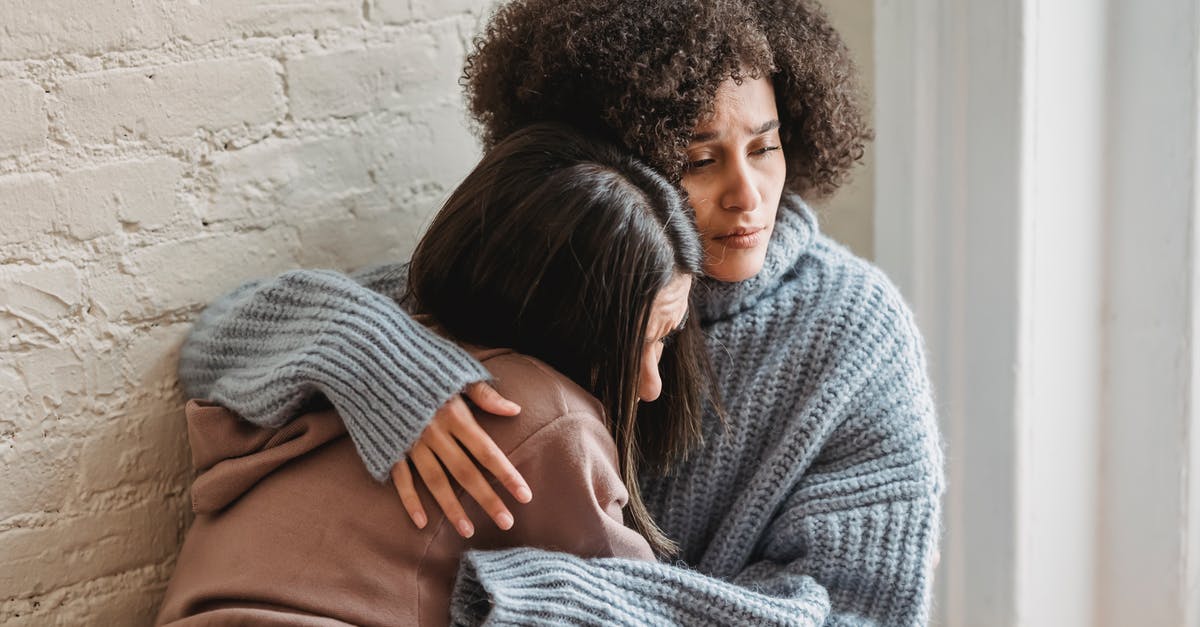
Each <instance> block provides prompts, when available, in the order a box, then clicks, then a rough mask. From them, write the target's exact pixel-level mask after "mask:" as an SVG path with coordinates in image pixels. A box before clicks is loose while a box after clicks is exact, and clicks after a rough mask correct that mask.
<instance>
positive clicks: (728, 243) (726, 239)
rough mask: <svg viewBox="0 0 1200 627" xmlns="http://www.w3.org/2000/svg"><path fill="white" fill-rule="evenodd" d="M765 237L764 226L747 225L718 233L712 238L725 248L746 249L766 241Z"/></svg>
mask: <svg viewBox="0 0 1200 627" xmlns="http://www.w3.org/2000/svg"><path fill="white" fill-rule="evenodd" d="M766 238H767V229H766V227H761V226H747V227H738V228H736V229H733V230H731V231H729V232H727V233H725V234H724V235H718V236H717V237H714V238H713V240H714V241H716V242H719V243H720V244H722V245H724V246H725V247H726V248H735V249H746V248H757V247H758V246H760V245H762V244H763V242H764V241H766Z"/></svg>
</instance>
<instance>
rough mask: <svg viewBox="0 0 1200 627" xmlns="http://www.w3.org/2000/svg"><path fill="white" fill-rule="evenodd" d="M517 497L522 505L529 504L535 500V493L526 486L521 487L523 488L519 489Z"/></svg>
mask: <svg viewBox="0 0 1200 627" xmlns="http://www.w3.org/2000/svg"><path fill="white" fill-rule="evenodd" d="M516 496H517V500H518V501H520V502H522V503H528V502H530V501H532V500H533V492H530V491H529V488H528V487H526V486H521V487H519V488H517V494H516Z"/></svg>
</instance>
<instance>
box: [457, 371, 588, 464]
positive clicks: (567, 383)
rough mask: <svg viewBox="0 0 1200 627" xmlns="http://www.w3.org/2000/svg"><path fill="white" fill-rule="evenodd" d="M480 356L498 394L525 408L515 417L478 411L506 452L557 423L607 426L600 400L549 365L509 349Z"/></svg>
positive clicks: (484, 426)
mask: <svg viewBox="0 0 1200 627" xmlns="http://www.w3.org/2000/svg"><path fill="white" fill-rule="evenodd" d="M480 357H481V359H480V361H481V363H483V366H484V367H485V368H487V369H488V371H489V372H490V373H491V374H492V377H493V381H492V385H493V386H494V387H495V388H496V391H497V392H499V393H500V394H501V395H502V396H504V397H505V398H507V399H508V400H510V401H512V402H514V403H516V404H518V405H520V406H521V413H520V414H518V415H517V416H515V417H511V418H506V417H495V416H490V415H488V414H483V413H481V412H477V413H478V415H479V418H480V425H481V426H483V428H484V429H485V430H487V431H488V433H489V435H491V436H492V438H493V439H494V440H495V441H496V444H497V445H499V446H500V448H501V449H502V450H504V451H505V452H510V451H512V450H513V449H515V448H516V447H517V446H520V444H521V443H522V442H524V441H525V440H526V439H528V438H529V437H530V436H532V435H534V434H535V433H537V432H539V431H542V430H543V429H546V428H548V427H551V426H552V425H554V424H555V423H556V422H564V421H566V422H571V423H575V422H578V421H583V422H588V423H596V424H597V425H600V426H601V427H603V426H604V425H605V424H606V423H605V418H604V410H603V408H602V407H601V405H600V402H599V401H598V400H597V399H596V397H595V396H592V395H591V394H589V393H588V392H587V391H586V390H584V389H583V388H582V387H580V386H579V385H578V384H577V383H575V382H574V381H572V380H571V379H570V378H568V377H567V376H566V375H564V374H562V373H560V372H558V371H557V370H555V369H554V368H551V367H550V366H549V365H547V364H546V363H545V362H543V361H541V360H539V359H536V358H534V357H530V356H529V355H524V354H521V353H517V352H513V351H507V350H504V351H489V352H488V353H485V354H483V355H481V356H480Z"/></svg>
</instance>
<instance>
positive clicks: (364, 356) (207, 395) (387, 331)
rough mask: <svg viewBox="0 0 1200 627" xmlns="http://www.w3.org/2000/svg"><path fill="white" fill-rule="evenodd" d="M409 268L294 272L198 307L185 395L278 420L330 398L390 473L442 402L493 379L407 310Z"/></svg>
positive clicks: (183, 376) (361, 444)
mask: <svg viewBox="0 0 1200 627" xmlns="http://www.w3.org/2000/svg"><path fill="white" fill-rule="evenodd" d="M406 276H407V266H406V265H403V264H395V265H390V266H380V267H378V268H373V269H371V270H368V271H366V272H363V273H359V274H356V275H354V276H353V277H350V276H346V275H343V274H340V273H338V272H333V271H327V270H295V271H291V272H286V273H284V274H281V275H279V276H277V277H274V278H270V279H264V280H259V281H253V282H250V283H247V284H245V285H243V286H241V287H239V288H237V289H235V290H234V291H232V292H230V293H229V294H227V295H226V296H224V297H222V298H221V299H219V300H217V301H216V302H214V303H213V304H211V305H209V306H208V308H207V309H205V310H204V312H203V313H201V315H200V318H199V319H198V320H197V321H196V323H195V326H194V327H193V329H192V331H191V333H190V334H189V336H188V338H187V340H186V341H185V343H184V345H183V350H182V353H181V356H180V361H179V379H180V382H181V383H182V384H183V387H184V391H185V393H186V395H187V396H188V397H191V398H202V399H205V400H208V401H212V402H215V403H218V404H220V405H222V406H225V407H227V408H229V409H231V410H233V411H234V412H236V413H238V414H240V415H241V416H244V417H245V418H246V419H247V420H250V421H251V422H254V423H255V424H258V425H262V426H268V427H278V426H281V425H283V424H284V423H286V422H288V421H289V420H291V419H292V418H294V417H295V416H296V415H298V414H299V412H300V409H301V407H302V406H303V405H304V404H305V403H307V402H308V401H309V400H310V399H311V398H312V397H313V396H314V395H315V394H318V393H319V394H323V395H325V396H326V397H327V398H328V399H329V400H330V402H332V403H333V405H334V406H335V407H336V408H337V409H338V412H339V413H340V414H341V415H342V417H343V419H344V420H345V422H346V427H347V430H348V431H349V433H350V436H351V438H352V439H353V440H354V444H355V446H356V447H357V448H358V452H359V455H360V456H361V457H362V458H363V461H364V462H365V463H366V466H367V470H368V471H370V473H371V475H372V476H374V477H375V478H376V479H378V480H381V481H382V480H384V479H386V478H387V476H388V471H389V470H391V468H392V466H393V465H394V464H395V463H396V462H397V461H399V460H401V459H403V458H404V454H405V451H407V450H408V449H409V448H410V447H411V446H412V444H413V442H414V441H415V440H416V439H417V437H418V436H419V435H420V434H421V431H422V430H423V429H424V427H425V425H427V424H428V423H429V420H430V419H431V418H432V417H433V415H434V413H435V412H436V411H437V410H438V408H439V407H441V406H442V405H443V404H444V403H445V402H446V401H447V400H448V399H450V398H452V397H453V396H455V395H456V394H458V393H459V392H460V391H462V389H463V387H464V386H466V385H467V384H468V383H472V382H475V381H482V380H485V379H488V378H490V375H489V374H488V372H487V370H486V369H484V368H483V366H482V365H481V364H480V363H479V362H477V361H476V360H475V359H473V358H472V357H471V356H470V355H469V354H467V353H466V352H465V351H463V350H462V349H461V348H459V347H458V346H456V345H455V344H453V343H451V342H449V341H447V340H445V339H443V338H441V337H439V336H438V335H437V334H435V333H433V332H432V331H430V330H429V329H427V328H426V327H425V326H424V325H422V324H420V323H418V322H416V321H414V320H413V319H412V318H411V317H410V316H409V315H408V314H407V313H405V311H404V310H403V309H402V308H401V307H400V305H399V304H398V303H397V300H396V298H397V297H398V296H399V295H400V294H402V293H403V291H404V287H405V283H406Z"/></svg>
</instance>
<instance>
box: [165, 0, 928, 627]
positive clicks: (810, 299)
mask: <svg viewBox="0 0 1200 627" xmlns="http://www.w3.org/2000/svg"><path fill="white" fill-rule="evenodd" d="M854 80H855V74H854V71H853V66H852V64H851V62H850V60H849V54H848V51H847V49H846V47H845V44H844V43H843V42H842V40H841V38H840V37H839V36H838V34H837V33H836V32H835V31H834V29H833V28H832V27H831V26H830V24H829V22H828V19H827V17H826V15H825V14H824V12H823V10H822V9H821V8H820V7H819V6H818V5H817V4H816V3H815V2H813V1H811V0H721V1H716V2H714V1H711V0H638V1H636V2H634V1H630V0H515V1H513V2H509V3H507V4H505V5H503V6H502V7H500V8H499V9H498V10H497V12H496V14H495V15H494V16H493V17H492V18H491V20H490V21H489V23H488V25H487V27H486V29H485V31H484V32H483V33H482V34H481V35H480V36H479V37H478V38H477V39H476V42H475V49H474V51H473V53H472V54H471V55H469V57H468V60H467V65H466V68H465V71H464V85H465V87H466V91H467V96H468V101H469V105H470V109H471V112H472V114H473V115H474V117H475V120H476V123H477V125H478V130H479V133H480V135H481V137H482V139H483V141H484V143H485V145H491V144H494V143H495V142H498V141H501V140H502V139H503V138H504V137H506V136H508V135H509V134H511V133H513V132H514V131H516V130H517V129H519V128H521V127H523V126H525V125H527V124H530V123H534V122H541V121H556V122H564V123H567V124H570V125H573V126H576V127H578V128H581V129H584V130H587V131H589V132H592V133H597V134H601V135H604V136H606V137H609V138H612V139H614V140H616V141H618V142H620V143H621V144H623V145H624V146H626V147H627V148H628V149H630V150H631V151H633V152H634V153H635V154H636V155H638V156H640V157H641V158H642V159H644V160H645V161H647V162H648V163H650V164H651V165H652V166H654V167H655V168H657V169H658V170H659V171H660V172H662V173H663V174H664V175H665V176H666V177H667V178H668V180H670V181H672V182H673V183H675V184H677V185H678V186H679V187H680V189H681V190H682V191H683V192H685V194H686V195H687V198H688V201H689V204H690V206H691V208H692V210H693V215H694V217H695V220H696V224H697V226H698V227H699V230H700V233H701V237H702V240H703V244H704V250H705V255H706V259H705V263H704V271H705V274H706V275H707V276H706V277H705V278H704V279H703V280H702V281H699V282H698V283H697V285H696V288H695V289H694V290H693V312H694V313H695V314H698V315H699V318H700V324H701V326H702V328H703V330H704V332H705V334H706V341H707V346H708V352H709V357H710V359H711V360H712V363H713V368H714V381H715V387H716V392H717V393H718V395H719V401H718V402H717V403H715V404H712V405H710V406H708V407H707V410H706V413H705V418H704V421H703V426H702V434H701V435H702V443H701V444H700V445H699V446H698V447H696V448H695V449H694V450H692V451H691V452H690V454H689V455H688V456H687V457H686V458H685V459H684V460H683V461H682V462H679V463H677V464H674V465H672V466H671V467H666V468H664V467H651V468H644V469H643V472H642V474H641V481H640V482H639V486H638V487H639V488H640V495H639V496H640V498H641V499H642V500H643V502H644V503H645V505H646V507H647V509H648V511H649V514H650V515H651V516H652V517H653V519H654V520H655V522H656V523H657V524H658V526H659V527H660V528H661V529H662V530H663V531H664V532H665V534H666V536H667V537H668V538H670V539H671V540H672V541H673V542H674V543H675V547H674V549H675V550H673V551H665V552H663V553H662V554H661V555H660V557H661V558H670V561H666V560H663V561H660V562H659V563H645V562H636V561H628V560H621V559H612V558H609V559H581V558H579V557H576V556H571V555H567V554H563V553H556V552H552V551H546V550H539V549H530V548H524V549H509V550H504V551H483V552H471V553H467V554H466V556H465V557H464V560H463V564H462V569H461V571H460V573H459V577H458V581H457V584H456V589H455V595H454V599H453V604H452V612H453V615H454V617H455V620H457V621H459V622H465V623H474V622H477V621H480V620H483V619H485V618H486V619H488V620H491V621H494V622H496V623H499V624H516V623H520V624H559V623H564V622H566V623H592V622H594V623H619V624H649V623H658V624H663V623H666V624H670V623H678V624H728V625H750V624H754V625H758V624H811V625H819V624H861V623H873V624H888V625H892V624H896V625H911V624H922V623H925V622H927V621H928V617H929V604H930V596H931V585H932V570H933V565H934V562H935V555H936V552H937V542H938V538H939V533H940V531H939V529H940V506H939V501H940V496H941V493H942V485H943V479H942V463H943V462H942V453H941V442H940V437H939V435H938V432H937V427H936V422H935V416H934V407H933V402H932V397H931V391H930V388H929V383H928V377H927V374H926V371H925V360H924V356H923V352H922V343H921V339H920V336H919V333H918V331H917V329H916V327H915V324H914V322H913V319H912V316H911V314H910V312H909V310H908V308H907V306H906V305H905V304H904V302H903V300H902V298H901V297H900V295H899V294H898V292H897V290H896V289H895V288H894V287H893V286H892V284H891V283H890V282H889V281H888V280H887V278H886V277H885V276H884V275H883V273H881V272H880V271H879V270H877V269H876V268H874V267H873V266H871V265H870V264H869V263H867V262H865V261H863V260H861V259H858V258H856V257H854V256H853V255H852V254H851V253H850V252H849V251H847V250H846V249H845V248H843V247H841V246H839V245H838V244H836V243H835V242H833V241H832V240H830V239H829V238H828V237H827V236H825V235H824V234H822V233H821V232H820V231H819V229H818V225H817V222H816V219H815V217H814V214H813V212H812V210H811V209H810V208H809V207H808V205H807V204H806V200H813V199H817V198H820V197H823V196H827V195H829V194H831V193H832V192H833V191H835V190H836V189H837V188H838V187H839V186H840V185H841V184H842V183H844V181H845V180H846V178H847V176H848V172H849V170H850V168H851V166H852V165H853V164H854V163H855V162H856V161H857V160H858V159H860V157H861V155H862V151H863V146H864V143H865V142H866V141H868V140H869V138H870V133H869V131H868V129H867V128H866V124H865V121H864V117H863V115H862V108H861V104H860V102H859V101H858V99H857V97H856V94H857V91H856V85H855V82H854ZM377 276H378V275H376V274H372V273H366V274H362V275H359V276H357V277H355V278H348V277H342V276H333V275H329V274H317V273H289V274H286V275H284V276H282V277H279V278H277V279H275V280H271V281H265V282H261V283H258V284H255V285H252V286H249V287H246V288H243V289H242V290H240V291H237V292H235V293H233V294H231V295H230V296H228V297H226V298H225V299H223V300H221V301H219V302H218V303H217V304H215V305H213V306H212V307H211V308H210V310H209V312H206V314H205V317H204V318H203V319H202V320H201V323H199V324H198V325H197V327H196V329H195V330H194V331H193V333H192V335H191V336H190V338H189V340H188V342H187V344H186V345H185V347H184V352H183V357H182V361H181V365H180V376H181V379H182V380H183V382H184V384H185V386H187V388H188V391H189V393H190V394H192V395H193V396H197V397H203V398H208V399H211V400H214V401H217V402H219V403H221V404H224V405H227V406H229V407H232V408H234V409H235V410H237V411H238V412H239V413H241V414H243V415H245V416H247V417H248V418H250V419H251V420H255V421H258V422H262V423H265V424H278V423H281V422H283V421H286V420H287V419H289V418H290V417H291V415H292V414H294V413H295V408H296V407H297V406H298V405H299V404H300V403H302V402H303V401H304V400H305V399H306V398H307V397H308V396H309V395H311V394H312V393H313V392H321V393H323V394H325V395H326V396H328V397H329V398H330V399H331V400H332V402H333V403H334V404H335V406H338V408H339V409H340V410H341V413H342V415H343V418H344V419H345V420H346V422H347V426H348V429H349V430H350V433H351V435H352V436H354V437H355V441H356V443H357V444H358V446H359V451H360V453H361V455H362V457H363V460H364V462H365V463H366V465H367V467H368V469H369V470H370V471H371V473H372V474H373V475H374V476H375V477H376V478H377V479H379V480H381V481H382V480H386V478H387V476H388V474H389V472H390V473H391V475H392V477H393V479H394V481H395V484H396V487H397V489H398V490H399V492H400V496H401V499H402V500H403V502H404V503H405V507H406V509H407V510H408V511H409V513H410V515H411V516H412V518H413V520H414V522H415V523H416V524H417V525H418V526H421V525H423V524H424V521H425V519H426V513H425V511H424V510H423V509H422V508H421V506H420V504H419V503H417V502H415V501H414V499H413V494H414V488H413V482H414V479H413V476H412V474H411V472H412V469H413V468H415V469H416V471H417V473H418V474H419V475H420V477H421V479H422V480H423V481H424V483H425V485H426V486H428V487H429V488H430V489H431V491H433V492H434V493H435V495H438V496H437V503H438V505H439V507H441V509H442V510H443V511H444V512H445V514H446V515H447V516H449V517H450V518H451V519H453V520H457V521H459V528H460V529H461V532H462V533H464V534H466V535H469V534H470V533H471V532H472V529H473V528H472V526H471V523H470V522H469V520H467V517H466V515H465V514H464V513H463V509H462V506H461V504H460V503H459V502H458V500H457V498H456V495H455V491H454V490H453V489H452V488H451V487H450V484H449V480H448V478H447V477H446V474H445V471H444V469H445V470H449V472H450V474H451V475H452V476H453V477H454V479H456V480H457V482H458V483H459V484H460V485H461V486H462V487H463V490H465V491H466V492H467V493H468V494H470V495H471V496H472V497H473V498H474V499H475V500H476V501H477V502H478V503H479V504H480V506H481V507H482V509H483V510H484V511H486V512H488V514H489V515H490V516H492V518H493V519H494V520H495V521H496V524H497V525H499V526H500V527H501V528H506V527H507V526H508V525H511V520H512V515H513V512H514V511H515V512H516V514H517V515H518V516H519V515H520V511H521V510H520V509H519V507H520V506H519V505H518V503H523V502H528V501H529V499H530V496H531V495H530V494H529V491H528V487H527V486H526V485H525V484H524V482H523V480H522V477H521V476H520V475H519V474H518V473H517V472H516V471H515V469H513V468H512V465H511V464H510V463H508V462H507V460H506V459H504V456H503V455H501V454H499V453H498V451H497V450H496V448H495V446H494V445H493V444H492V443H491V442H490V441H488V440H487V438H486V437H481V436H480V434H479V433H478V431H479V430H478V427H477V426H475V425H474V423H473V421H472V420H471V419H470V411H469V410H468V409H467V405H466V400H465V399H469V400H470V401H472V402H474V403H475V404H476V405H478V406H480V407H483V408H485V409H487V410H489V411H491V412H492V413H496V414H513V413H515V412H517V411H519V408H518V407H515V406H514V405H512V404H511V403H508V402H506V400H505V399H503V398H500V397H499V395H498V394H496V392H495V390H494V389H491V388H490V387H488V386H487V385H486V384H485V383H481V382H483V381H486V380H487V373H486V372H484V371H482V370H481V368H479V366H478V364H477V363H475V362H474V361H473V360H471V359H470V358H469V355H465V354H463V353H462V352H461V351H454V350H448V349H446V348H444V347H442V346H440V345H438V344H436V343H435V342H434V340H433V339H431V338H429V337H428V335H427V334H425V333H424V330H423V329H422V328H421V327H420V326H419V325H416V324H414V323H413V322H412V321H411V319H410V318H409V317H408V316H406V315H405V313H404V312H403V310H402V309H401V308H400V307H399V306H398V305H397V304H396V303H395V302H394V300H393V299H392V298H391V297H390V295H393V294H395V287H396V286H395V285H394V284H391V283H388V282H387V281H380V280H377ZM301 308H306V309H303V310H304V311H310V312H312V314H311V315H319V316H320V317H321V319H322V320H328V321H329V327H330V328H331V329H332V328H334V327H341V328H347V327H352V328H354V329H359V330H360V331H357V333H359V334H361V337H355V338H354V339H353V340H340V339H338V338H336V337H333V334H332V333H331V334H330V337H328V338H325V337H324V336H323V337H322V338H320V339H319V340H318V341H317V342H316V344H317V345H318V346H319V347H320V352H321V353H322V354H324V353H329V354H332V355H338V356H341V357H342V360H343V361H344V362H345V363H346V364H347V365H346V369H347V370H346V372H347V373H355V374H356V375H357V376H355V377H344V376H332V375H331V374H329V373H326V372H324V371H322V370H321V369H317V368H314V367H312V365H311V361H312V353H313V351H312V350H311V349H310V348H308V347H307V346H305V345H304V344H302V343H297V342H296V338H298V337H301V333H302V330H303V332H306V333H311V329H312V325H311V324H306V325H300V324H297V323H296V322H295V321H294V316H292V317H291V318H289V317H288V316H283V317H281V316H279V315H278V314H279V312H280V311H288V312H293V313H295V312H299V311H301ZM249 322H253V323H254V324H255V328H256V329H258V330H259V332H260V333H261V334H262V335H263V336H264V338H263V340H262V341H260V342H259V343H258V344H256V345H255V347H253V348H251V347H248V346H246V345H244V344H243V343H241V341H240V340H239V336H238V334H237V329H239V328H244V326H245V325H246V324H247V323H249ZM339 337H340V336H339ZM325 358H328V357H325ZM355 379H361V380H362V381H361V382H360V381H358V380H355ZM460 392H463V393H464V394H465V399H464V397H463V396H460V395H459V394H460ZM654 406H655V404H654V403H650V404H646V405H644V406H643V411H646V412H653V411H654ZM652 424H653V421H640V422H639V425H647V426H648V425H652ZM468 453H469V455H468ZM406 456H407V458H408V459H411V468H410V462H408V461H406ZM396 462H399V463H396ZM476 464H478V465H481V466H482V467H483V469H484V470H485V471H487V472H490V474H491V475H493V476H494V480H493V482H496V483H499V484H500V485H502V486H503V488H504V491H507V492H509V493H511V494H512V496H513V499H507V497H505V498H501V497H500V496H498V495H497V494H496V493H495V491H494V490H493V489H492V487H491V485H490V484H489V481H488V480H486V479H485V478H484V476H483V474H482V472H481V470H480V469H479V468H478V467H477V465H476ZM393 466H394V467H393ZM557 496H558V495H553V494H539V495H534V496H533V498H536V499H554V498H556V497H557Z"/></svg>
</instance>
